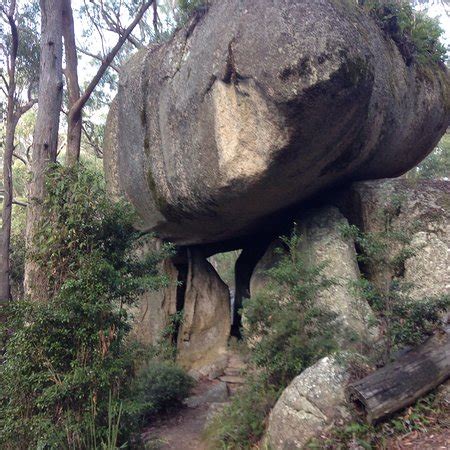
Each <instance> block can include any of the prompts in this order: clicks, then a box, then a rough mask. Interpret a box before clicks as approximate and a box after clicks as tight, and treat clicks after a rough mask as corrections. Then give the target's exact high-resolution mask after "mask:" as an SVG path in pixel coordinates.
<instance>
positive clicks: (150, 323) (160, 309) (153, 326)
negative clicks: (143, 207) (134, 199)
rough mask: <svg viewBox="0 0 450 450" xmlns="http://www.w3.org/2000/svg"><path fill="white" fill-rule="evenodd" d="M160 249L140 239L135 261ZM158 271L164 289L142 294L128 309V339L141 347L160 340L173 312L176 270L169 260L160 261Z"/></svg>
mask: <svg viewBox="0 0 450 450" xmlns="http://www.w3.org/2000/svg"><path fill="white" fill-rule="evenodd" d="M161 245H162V242H161V241H160V240H159V239H156V238H152V239H146V238H143V239H142V240H141V241H140V242H139V243H138V244H137V246H136V249H135V252H136V255H137V256H138V257H145V256H146V255H148V254H149V252H155V251H159V250H160V248H161ZM159 270H160V272H161V273H162V274H163V275H164V276H165V277H166V278H167V280H168V283H167V286H166V287H165V288H162V289H159V290H148V291H146V292H144V293H143V294H142V295H141V296H140V297H139V299H138V300H137V302H136V304H135V305H134V306H133V307H132V308H131V309H130V314H131V316H132V319H133V320H132V324H131V326H132V329H131V333H130V335H131V337H132V338H134V339H136V340H137V341H139V342H141V343H143V344H145V345H151V344H155V343H156V342H157V341H158V340H159V339H160V338H161V337H162V334H163V332H164V329H165V328H166V327H167V325H169V322H170V317H171V316H172V315H173V314H175V313H176V312H177V280H178V270H177V268H176V267H175V265H174V263H173V261H172V260H171V258H166V259H164V260H163V261H162V262H161V263H160V264H159Z"/></svg>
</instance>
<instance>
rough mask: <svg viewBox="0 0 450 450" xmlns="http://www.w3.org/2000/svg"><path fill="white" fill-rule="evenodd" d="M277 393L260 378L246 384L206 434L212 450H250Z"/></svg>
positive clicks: (258, 436) (261, 430) (262, 430)
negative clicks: (214, 449)
mask: <svg viewBox="0 0 450 450" xmlns="http://www.w3.org/2000/svg"><path fill="white" fill-rule="evenodd" d="M278 395H279V393H278V391H277V390H276V389H275V388H274V386H272V385H271V384H270V383H268V381H267V379H266V378H265V377H264V376H263V375H261V376H257V377H254V378H250V379H248V380H247V382H246V385H245V386H244V387H243V388H242V389H241V390H240V391H239V395H236V396H234V397H233V399H232V402H231V404H230V405H228V406H226V407H225V409H224V410H223V412H221V413H220V414H219V415H217V416H216V417H215V418H214V419H213V421H212V423H211V424H210V425H209V427H208V429H207V430H206V437H207V439H208V441H209V443H210V446H211V447H212V448H217V449H236V450H240V449H250V448H253V447H252V445H254V444H256V443H257V442H258V441H259V440H260V438H261V436H262V435H263V433H264V430H265V419H266V417H267V415H268V414H269V412H270V410H271V408H272V407H273V405H274V404H275V402H276V399H277V397H278Z"/></svg>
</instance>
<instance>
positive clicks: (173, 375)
mask: <svg viewBox="0 0 450 450" xmlns="http://www.w3.org/2000/svg"><path fill="white" fill-rule="evenodd" d="M192 386H193V379H192V378H191V377H190V376H189V375H187V374H186V372H185V371H184V370H183V369H181V368H180V367H178V366H176V365H175V364H174V363H173V362H168V361H157V360H151V361H149V362H148V363H147V364H145V365H144V366H143V367H142V368H140V369H139V371H138V373H137V375H136V377H135V379H134V380H133V382H132V385H131V389H130V390H131V395H130V396H129V398H128V399H127V401H126V402H125V404H124V409H125V415H128V417H129V420H132V421H135V422H137V423H142V422H143V420H144V419H148V418H149V417H151V416H152V415H154V414H156V413H158V412H161V411H164V410H167V409H169V408H172V407H176V406H179V405H180V404H181V402H182V400H183V399H184V398H186V397H187V396H188V394H189V391H190V389H191V388H192Z"/></svg>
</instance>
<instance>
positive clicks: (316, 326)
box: [243, 230, 336, 386]
mask: <svg viewBox="0 0 450 450" xmlns="http://www.w3.org/2000/svg"><path fill="white" fill-rule="evenodd" d="M282 241H283V244H284V245H285V247H286V251H281V252H280V259H279V261H278V263H277V264H276V265H275V266H274V267H273V268H272V269H269V270H268V271H267V275H268V277H269V279H270V282H269V285H268V288H267V289H265V290H263V291H262V292H260V293H258V294H257V295H255V296H254V297H253V298H252V299H249V300H247V301H246V302H245V303H244V310H243V316H244V317H245V319H246V328H247V329H246V330H244V334H245V337H246V339H247V340H248V341H249V343H250V345H251V346H252V353H251V355H252V356H251V358H252V360H253V362H254V363H255V365H256V366H257V367H261V368H264V370H266V371H267V373H268V375H269V379H270V381H271V382H272V383H273V384H275V385H276V386H286V385H287V384H288V383H289V381H290V380H292V379H293V378H294V377H295V376H296V375H298V374H299V373H301V372H302V371H303V370H304V369H306V368H307V367H309V366H310V365H312V364H314V363H315V362H316V361H318V360H319V359H320V358H322V357H324V356H326V355H328V354H329V353H330V352H331V351H333V350H335V349H336V340H335V339H336V330H335V328H334V327H333V326H332V325H333V323H334V320H335V319H336V315H335V314H334V313H331V312H329V311H326V310H325V309H324V308H322V307H321V306H320V305H318V303H317V301H316V299H317V296H318V295H319V294H320V292H321V291H323V290H324V289H327V288H329V287H330V286H331V285H332V284H333V282H332V281H331V280H328V279H326V278H325V277H324V276H323V268H324V265H320V266H313V267H311V266H310V265H308V264H307V262H306V261H305V257H304V255H302V254H301V253H300V251H299V245H300V241H301V238H300V236H299V235H298V234H297V233H296V231H295V230H294V232H293V233H292V234H291V236H289V237H287V238H286V237H284V238H282Z"/></svg>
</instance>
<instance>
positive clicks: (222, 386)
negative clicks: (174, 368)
mask: <svg viewBox="0 0 450 450" xmlns="http://www.w3.org/2000/svg"><path fill="white" fill-rule="evenodd" d="M227 400H228V388H227V385H226V383H223V382H218V383H216V384H214V385H213V386H212V387H211V388H210V389H208V390H207V391H206V392H204V393H202V394H199V395H193V396H191V397H188V398H187V399H186V400H184V404H185V405H186V406H187V407H189V408H197V407H198V406H201V405H205V404H207V403H223V402H226V401H227Z"/></svg>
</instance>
